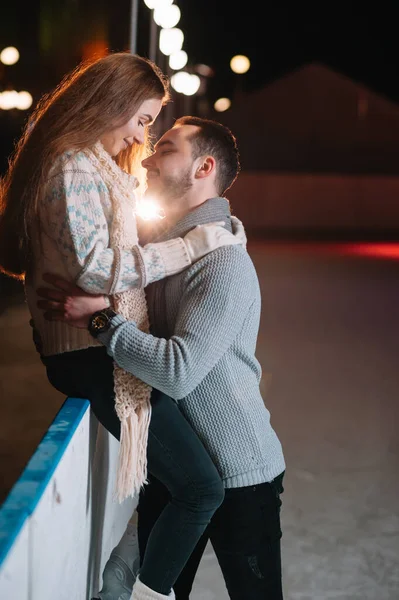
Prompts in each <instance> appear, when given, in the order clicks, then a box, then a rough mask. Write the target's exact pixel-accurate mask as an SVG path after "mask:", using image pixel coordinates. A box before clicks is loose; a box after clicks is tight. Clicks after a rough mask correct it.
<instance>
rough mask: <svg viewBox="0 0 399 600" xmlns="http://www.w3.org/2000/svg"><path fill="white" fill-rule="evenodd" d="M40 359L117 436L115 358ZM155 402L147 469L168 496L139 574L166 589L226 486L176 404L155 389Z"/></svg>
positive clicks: (86, 354) (82, 354)
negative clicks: (86, 401) (87, 401)
mask: <svg viewBox="0 0 399 600" xmlns="http://www.w3.org/2000/svg"><path fill="white" fill-rule="evenodd" d="M42 360H43V362H44V364H45V365H46V367H47V376H48V378H49V381H50V383H51V384H52V385H53V386H54V387H55V388H56V389H58V390H59V391H60V392H62V393H63V394H66V395H67V396H75V397H80V398H87V399H88V400H89V401H90V404H91V407H92V409H93V412H94V414H95V415H96V417H97V418H98V420H99V421H100V423H102V425H103V426H104V427H105V428H106V429H108V431H110V433H112V434H113V435H114V436H115V437H116V438H117V439H119V437H120V422H119V419H118V417H117V415H116V413H115V410H114V407H115V402H114V389H113V361H112V359H111V358H110V357H109V356H108V355H107V353H106V350H105V348H90V349H88V350H79V351H76V352H68V353H65V354H62V355H58V356H52V357H47V358H43V359H42ZM151 404H152V418H151V423H150V429H149V439H148V449H147V456H148V471H149V473H150V477H151V478H155V479H156V480H157V481H159V482H162V485H163V488H164V489H165V490H167V494H168V497H167V499H166V501H165V503H164V504H163V506H162V510H161V511H158V512H157V516H156V518H154V519H152V520H151V531H148V532H147V534H146V549H145V552H143V553H142V555H141V556H142V557H143V560H142V564H141V567H140V579H141V581H142V582H143V583H145V584H146V585H147V586H148V587H150V588H151V589H153V590H155V591H157V592H160V593H161V594H168V593H169V592H170V590H171V588H172V587H173V586H174V584H175V581H176V580H177V578H178V576H179V574H180V573H181V571H182V569H183V567H184V565H185V564H186V562H187V560H188V559H189V557H190V555H191V553H192V551H193V550H194V548H195V546H196V544H197V542H198V540H199V539H200V538H201V535H202V534H203V532H204V531H205V529H206V527H207V526H208V524H209V522H210V520H211V517H212V516H213V514H214V513H215V511H216V509H217V508H218V507H219V506H220V504H221V503H222V501H223V498H224V489H223V484H222V481H221V479H220V476H219V473H218V472H217V470H216V467H215V465H214V464H213V462H212V460H211V458H210V457H209V455H208V453H207V451H206V450H205V448H204V446H203V444H202V442H201V441H200V439H199V438H198V436H197V435H196V433H195V432H194V431H193V429H192V428H191V426H190V425H189V423H188V422H187V421H186V419H185V418H184V417H183V415H182V414H181V412H180V410H179V409H178V407H177V405H176V403H175V402H174V401H173V400H172V399H171V398H169V397H168V396H165V395H164V394H161V393H160V392H156V391H154V392H153V395H152V398H151ZM147 487H149V486H147ZM147 487H145V488H144V489H147Z"/></svg>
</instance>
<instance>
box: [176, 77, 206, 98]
mask: <svg viewBox="0 0 399 600" xmlns="http://www.w3.org/2000/svg"><path fill="white" fill-rule="evenodd" d="M170 83H171V85H172V87H173V89H174V90H176V92H179V93H180V94H184V95H185V96H193V95H194V94H196V93H197V92H198V90H199V86H200V85H201V80H200V78H199V77H198V75H192V74H191V73H187V72H186V71H179V73H175V74H174V75H172V77H171V78H170Z"/></svg>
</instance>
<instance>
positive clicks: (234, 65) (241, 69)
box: [230, 54, 251, 75]
mask: <svg viewBox="0 0 399 600" xmlns="http://www.w3.org/2000/svg"><path fill="white" fill-rule="evenodd" d="M250 66H251V62H250V60H249V58H248V57H247V56H243V55H242V54H237V56H233V58H232V59H231V61H230V68H231V70H232V71H234V73H238V74H240V75H242V74H243V73H246V72H247V71H248V70H249V67H250Z"/></svg>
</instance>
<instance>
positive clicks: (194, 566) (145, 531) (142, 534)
mask: <svg viewBox="0 0 399 600" xmlns="http://www.w3.org/2000/svg"><path fill="white" fill-rule="evenodd" d="M148 479H149V484H148V485H147V486H145V488H144V489H143V490H142V491H141V493H140V501H139V504H138V507H137V513H138V515H139V520H138V537H139V550H140V557H143V556H144V555H145V550H146V548H147V543H148V538H149V537H150V534H151V531H152V529H153V527H154V525H155V523H156V521H157V519H158V517H159V516H160V515H161V513H162V511H163V510H164V508H165V507H166V506H167V504H168V502H170V500H171V495H170V494H169V492H168V490H167V489H166V487H165V486H164V485H163V484H162V483H161V482H160V481H158V480H157V479H155V477H152V476H151V475H150V476H149V478H148ZM208 538H209V534H208V528H207V529H206V530H205V532H204V533H203V534H202V536H201V538H200V540H199V542H198V543H197V545H196V546H195V549H194V551H193V552H192V553H191V556H190V558H189V559H188V561H187V563H186V565H185V566H184V569H183V570H182V572H181V573H180V575H179V577H178V579H177V581H176V583H175V584H174V586H173V589H174V592H175V595H176V600H188V599H189V598H190V593H191V590H192V587H193V583H194V579H195V576H196V574H197V571H198V567H199V564H200V562H201V558H202V555H203V553H204V550H205V547H206V544H207V542H208ZM141 562H142V561H141Z"/></svg>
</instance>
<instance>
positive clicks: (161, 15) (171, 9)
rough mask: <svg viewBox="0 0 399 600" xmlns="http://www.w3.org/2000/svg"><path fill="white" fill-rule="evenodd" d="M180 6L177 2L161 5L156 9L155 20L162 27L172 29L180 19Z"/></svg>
mask: <svg viewBox="0 0 399 600" xmlns="http://www.w3.org/2000/svg"><path fill="white" fill-rule="evenodd" d="M180 15H181V13H180V8H179V7H178V6H176V4H171V5H170V6H160V7H159V8H156V9H155V10H154V15H153V16H154V21H155V23H156V24H157V25H159V26H160V27H164V28H165V29H170V28H171V27H175V26H176V25H177V24H178V22H179V21H180Z"/></svg>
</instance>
